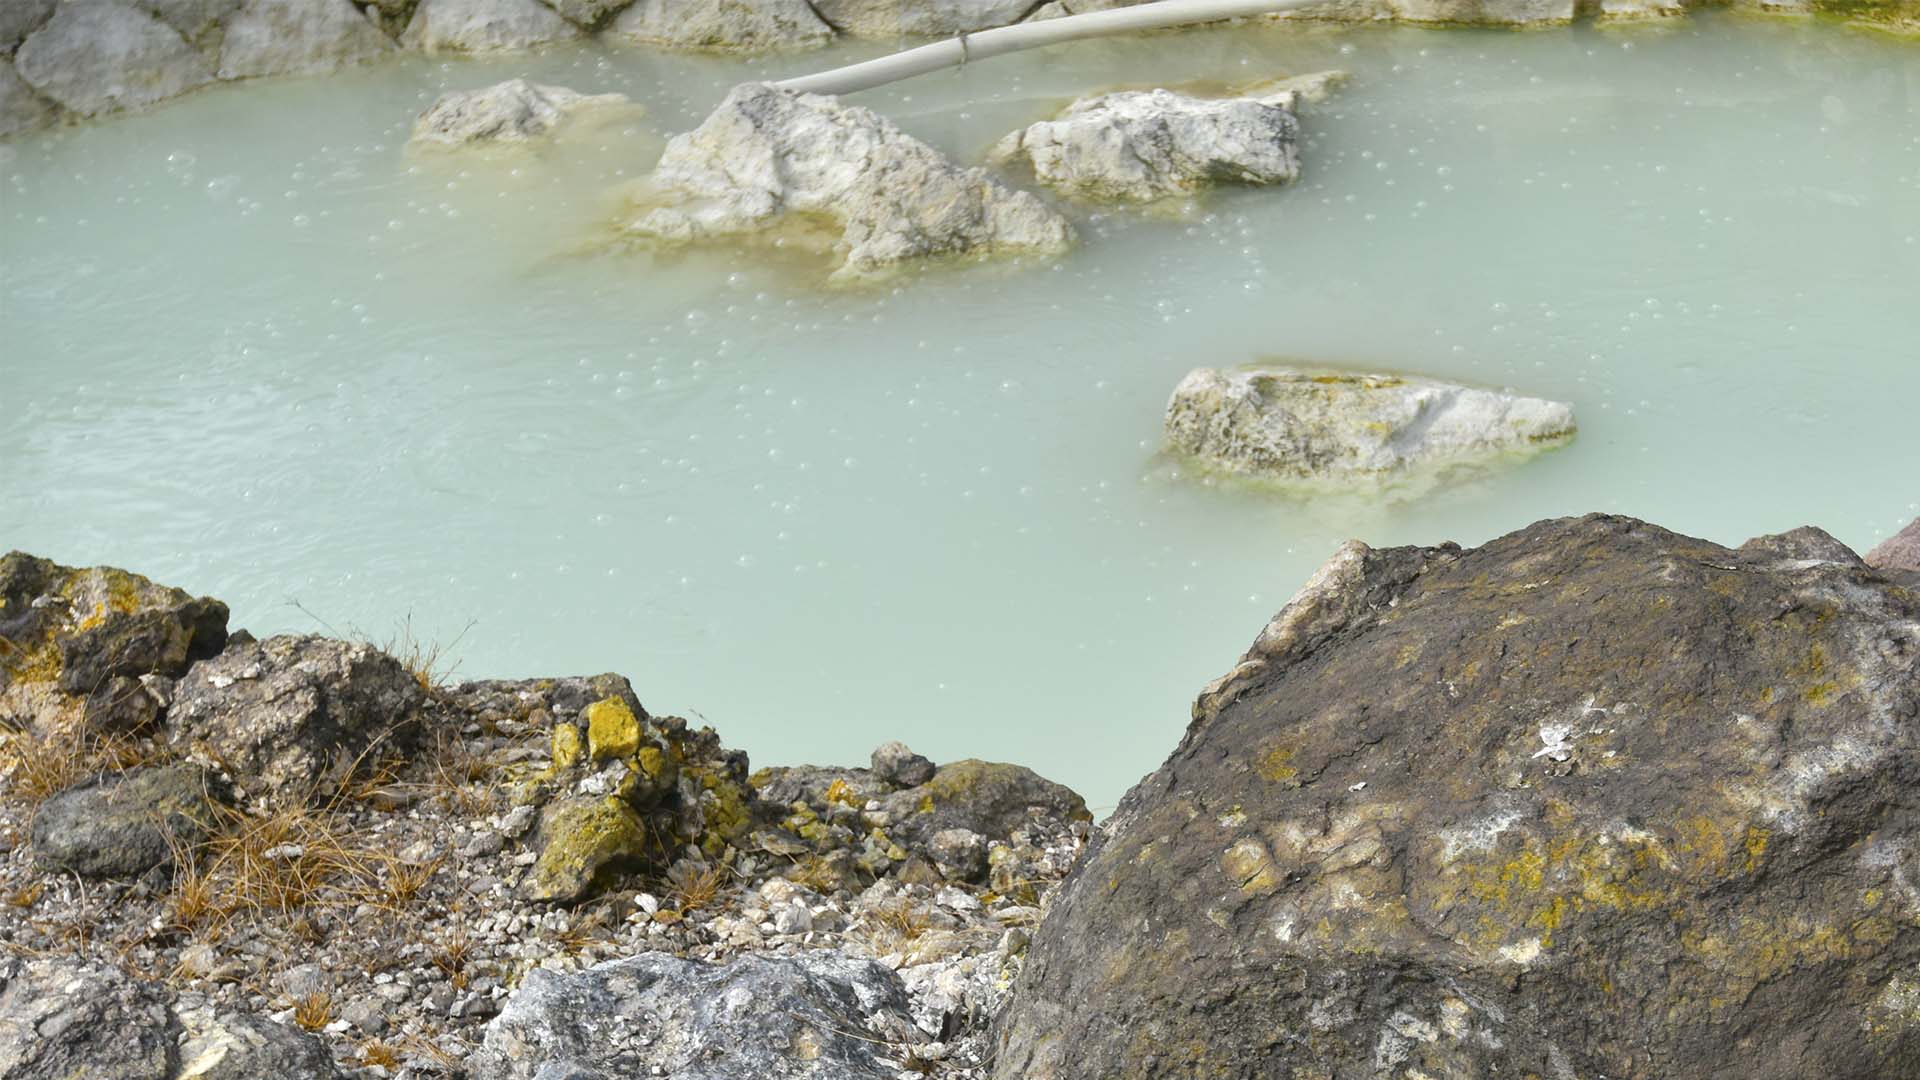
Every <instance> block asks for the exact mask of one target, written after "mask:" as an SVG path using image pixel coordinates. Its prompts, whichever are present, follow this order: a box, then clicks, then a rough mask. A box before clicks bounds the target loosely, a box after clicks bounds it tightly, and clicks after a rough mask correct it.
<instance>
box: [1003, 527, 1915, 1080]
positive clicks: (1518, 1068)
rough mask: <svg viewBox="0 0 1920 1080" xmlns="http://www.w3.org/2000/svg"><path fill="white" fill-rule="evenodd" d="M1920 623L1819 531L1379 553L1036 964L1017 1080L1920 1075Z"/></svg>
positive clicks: (1169, 792)
mask: <svg viewBox="0 0 1920 1080" xmlns="http://www.w3.org/2000/svg"><path fill="white" fill-rule="evenodd" d="M1917 793H1920V599H1917V598H1916V595H1915V594H1914V593H1913V592H1912V591H1911V590H1909V589H1906V588H1903V587H1901V586H1899V585H1897V584H1895V583H1893V582H1892V581H1890V580H1888V579H1887V578H1886V577H1884V576H1881V575H1880V573H1879V572H1877V571H1875V570H1873V569H1871V568H1868V567H1866V566H1864V565H1863V564H1861V563H1860V562H1859V561H1858V559H1857V558H1855V557H1853V556H1852V554H1851V552H1847V551H1846V549H1845V548H1844V546H1843V545H1840V544H1839V543H1838V542H1837V541H1833V540H1832V538H1830V537H1826V536H1825V535H1824V534H1821V533H1819V532H1818V530H1800V531H1798V532H1796V533H1794V534H1787V535H1785V536H1782V537H1777V538H1767V539H1765V540H1762V541H1759V542H1755V543H1752V544H1749V545H1747V546H1746V547H1743V548H1742V549H1740V550H1729V549H1727V548H1723V547H1720V546H1718V545H1716V544H1712V543H1708V542H1706V541H1701V540H1694V539H1690V538H1687V537H1684V536H1678V535H1675V534H1673V533H1670V532H1667V531H1665V530H1663V529H1659V528H1656V527H1654V526H1651V525H1646V524H1643V523H1641V522H1637V521H1633V520H1630V519H1625V518H1618V517H1607V516H1592V517H1587V518H1580V519H1564V520H1558V521H1546V522H1541V523H1539V524H1536V525H1533V526H1531V527H1529V528H1527V529H1524V530H1522V531H1520V532H1517V533H1514V534H1511V535H1509V536H1505V537H1502V538H1500V539H1497V540H1494V541H1492V542H1490V543H1488V544H1486V545H1485V546H1483V547H1480V548H1477V549H1473V550H1466V551H1463V550H1461V549H1459V548H1457V547H1454V546H1452V545H1444V546H1441V547H1437V548H1393V549H1384V550H1373V549H1369V548H1368V547H1366V546H1365V545H1363V544H1360V543H1358V542H1355V543H1351V544H1349V545H1347V546H1346V547H1345V548H1343V549H1342V550H1341V552H1340V553H1339V554H1338V555H1336V556H1335V558H1334V559H1333V561H1331V562H1329V563H1328V565H1327V566H1326V567H1325V568H1323V569H1322V570H1321V571H1320V572H1319V574H1317V575H1316V576H1315V578H1314V580H1313V581H1312V582H1310V583H1309V584H1308V586H1307V587H1306V588H1305V589H1303V590H1302V591H1301V593H1300V594H1299V595H1298V596H1296V597H1295V598H1294V600H1293V601H1292V602H1291V603H1289V604H1288V605H1287V607H1286V608H1285V609H1284V610H1283V611H1281V612H1280V614H1279V615H1278V616H1276V617H1275V619H1274V620H1273V622H1272V623H1270V624H1269V625H1268V626H1267V628H1266V629H1265V630H1264V631H1263V632H1262V633H1261V635H1260V637H1259V639H1258V640H1257V641H1256V642H1255V644H1254V646H1253V648H1252V649H1251V650H1249V652H1248V653H1247V654H1246V656H1245V657H1244V658H1243V660H1242V661H1241V663H1240V664H1239V665H1238V666H1237V667H1236V668H1235V669H1234V670H1233V671H1232V672H1231V673H1229V674H1228V675H1227V676H1225V677H1223V678H1222V679H1220V680H1218V681H1216V682H1215V683H1214V684H1213V685H1212V686H1210V687H1209V688H1208V689H1207V691H1206V692H1204V693H1203V694H1202V695H1201V697H1200V699H1199V700H1198V701H1197V702H1196V704H1195V707H1194V719H1193V723H1192V725H1191V726H1190V727H1189V728H1188V729H1187V732H1186V736H1185V738H1184V739H1183V740H1182V741H1181V743H1180V745H1179V747H1178V748H1177V749H1176V750H1175V751H1174V752H1173V754H1172V756H1171V757H1169V758H1168V759H1167V761H1166V763H1165V764H1164V765H1163V766H1162V767H1161V768H1160V769H1159V770H1158V771H1157V772H1155V773H1154V774H1152V775H1151V776H1149V777H1148V778H1147V779H1145V780H1143V781H1142V782H1141V783H1140V784H1139V785H1137V786H1136V787H1135V788H1134V789H1133V790H1132V791H1131V792H1129V793H1128V794H1127V796H1126V797H1125V798H1124V799H1123V800H1122V802H1121V805H1120V807H1119V809H1118V811H1117V812H1116V813H1115V815H1114V816H1113V818H1111V819H1110V820H1109V821H1108V822H1107V823H1106V824H1105V825H1104V826H1103V827H1102V828H1101V830H1099V832H1098V833H1097V834H1096V836H1095V839H1094V841H1093V843H1092V844H1091V845H1090V847H1089V850H1088V855H1087V857H1086V858H1085V859H1084V860H1083V861H1082V862H1081V864H1080V865H1079V866H1078V867H1077V868H1076V869H1075V870H1074V872H1073V874H1072V875H1071V876H1070V877H1069V879H1068V881H1067V882H1066V884H1065V885H1064V886H1063V887H1062V891H1061V893H1060V894H1059V896H1058V898H1057V899H1056V901H1055V904H1054V906H1053V908H1052V909H1051V911H1050V912H1049V914H1048V916H1047V918H1046V920H1045V922H1044V923H1043V924H1042V926H1041V927H1040V928H1039V930H1038V931H1037V932H1036V933H1035V935H1034V938H1033V943H1032V947H1031V950H1030V952H1029V959H1028V962H1027V966H1026V968H1025V970H1024V972H1023V974H1022V976H1021V978H1020V981H1019V985H1018V987H1017V989H1016V993H1015V996H1014V1001H1013V1004H1012V1005H1011V1007H1010V1009H1009V1011H1008V1012H1007V1013H1006V1014H1005V1015H1004V1016H1003V1019H1002V1023H1001V1025H1000V1027H999V1041H1000V1052H999V1056H998V1060H997V1063H996V1067H995V1076H997V1077H999V1078H1001V1080H1080V1078H1085V1080H1093V1078H1104V1077H1114V1076H1127V1077H1134V1078H1139V1080H1154V1078H1161V1077H1175V1076H1179V1077H1188V1076H1197V1075H1208V1076H1240V1077H1251V1076H1306V1075H1316V1076H1376V1075H1386V1074H1391V1075H1393V1076H1403V1075H1405V1076H1412V1075H1416V1074H1417V1075H1425V1076H1433V1077H1442V1076H1460V1077H1468V1076H1472V1077H1478V1076H1527V1075H1534V1076H1545V1077H1551V1076H1581V1077H1587V1076H1653V1075H1660V1076H1698V1077H1732V1076H1740V1077H1748V1078H1752V1080H1797V1078H1800V1077H1805V1076H1809V1075H1816V1074H1817V1075H1820V1076H1830V1077H1835V1078H1843V1080H1867V1078H1869V1077H1883V1076H1896V1075H1908V1074H1911V1073H1912V1072H1913V1069H1914V1066H1915V1063H1916V1062H1920V1022H1916V1019H1915V1013H1914V1010H1913V1007H1912V1002H1913V1001H1914V1000H1915V995H1916V994H1917V993H1920V890H1916V889H1915V887H1914V884H1913V867H1914V866H1915V865H1916V863H1915V860H1916V859H1917V858H1920V847H1917V846H1916V841H1915V838H1914V837H1915V825H1916V823H1917V822H1920V794H1917Z"/></svg>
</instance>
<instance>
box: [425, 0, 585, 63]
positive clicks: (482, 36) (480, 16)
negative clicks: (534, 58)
mask: <svg viewBox="0 0 1920 1080" xmlns="http://www.w3.org/2000/svg"><path fill="white" fill-rule="evenodd" d="M579 36H580V31H579V29H578V28H577V27H575V26H574V25H573V24H572V23H570V22H568V21H567V20H565V19H563V18H561V17H560V16H558V15H555V14H554V13H553V11H552V10H551V9H549V8H545V7H542V6H541V5H539V4H537V3H535V2H534V0H420V6H419V7H417V8H415V9H414V12H413V20H412V21H411V22H409V23H408V24H407V29H406V32H405V33H403V34H401V35H400V44H402V45H405V46H406V47H408V48H410V49H419V50H421V51H423V52H476V53H477V52H501V51H506V50H512V49H529V48H533V47H534V46H537V45H547V44H551V43H553V42H556V41H568V40H571V39H573V38H577V37H579Z"/></svg>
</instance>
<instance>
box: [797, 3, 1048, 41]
mask: <svg viewBox="0 0 1920 1080" xmlns="http://www.w3.org/2000/svg"><path fill="white" fill-rule="evenodd" d="M814 6H815V7H816V8H818V9H819V11H820V15H821V17H822V18H824V19H826V21H828V22H829V23H832V24H833V25H834V26H836V27H838V28H839V29H841V30H843V31H845V32H846V33H848V34H852V35H854V36H856V37H873V38H896V37H911V36H914V35H920V36H926V37H948V36H951V35H953V34H971V33H974V32H975V31H978V30H987V29H991V28H992V27H995V26H1006V25H1008V24H1011V23H1016V22H1019V21H1020V20H1021V19H1022V18H1023V17H1025V15H1026V14H1027V13H1028V12H1029V11H1031V10H1033V7H1034V4H1033V0H817V2H816V3H815V4H814Z"/></svg>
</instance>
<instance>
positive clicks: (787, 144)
mask: <svg viewBox="0 0 1920 1080" xmlns="http://www.w3.org/2000/svg"><path fill="white" fill-rule="evenodd" d="M636 209H637V210H638V211H639V214H638V216H637V217H636V218H635V219H634V220H633V221H632V222H631V223H630V224H629V225H628V226H627V228H628V230H629V231H630V232H631V233H633V234H636V235H639V236H645V237H652V238H656V239H659V240H664V241H668V242H674V243H695V242H702V241H711V240H720V239H728V238H753V237H764V236H766V234H769V233H777V234H779V235H781V236H785V237H789V238H798V239H801V240H805V241H812V242H815V243H817V244H818V245H819V246H821V247H823V248H825V249H827V250H830V251H831V252H832V253H833V254H834V255H835V256H837V258H838V260H839V262H840V266H839V267H838V269H836V270H835V272H834V275H833V276H834V278H835V279H836V280H842V281H845V280H856V279H859V278H863V277H872V276H877V275H879V274H881V273H883V272H884V271H886V270H888V269H890V268H893V267H896V266H898V265H899V264H901V263H906V262H909V261H912V260H916V259H922V258H926V257H929V256H938V255H1022V254H1040V255H1051V254H1056V253H1059V252H1062V251H1065V250H1066V249H1067V248H1068V247H1069V246H1071V245H1072V243H1073V227H1072V226H1071V225H1069V224H1067V220H1066V219H1065V218H1063V217H1061V216H1060V215H1059V214H1058V213H1056V212H1055V211H1054V210H1052V209H1051V208H1050V207H1048V206H1047V205H1046V204H1045V203H1043V202H1041V201H1040V200H1039V199H1038V198H1036V197H1034V196H1033V195H1032V194H1030V193H1028V192H1024V191H1014V190H1012V189H1010V188H1008V187H1006V186H1004V185H1002V184H1001V183H1000V182H999V181H997V180H995V179H993V178H992V177H991V176H989V175H988V174H987V173H986V172H985V170H982V169H963V168H961V167H959V166H957V165H955V164H954V163H953V162H951V161H949V160H947V158H946V157H945V156H943V155H942V154H941V153H940V152H939V151H938V150H935V149H934V148H933V147H931V146H928V145H927V144H926V143H923V142H921V141H920V140H918V139H915V138H913V137H912V136H910V135H907V134H905V133H903V132H902V131H901V130H900V129H899V128H897V127H895V126H894V125H893V124H892V122H890V121H888V120H886V119H884V118H883V117H880V116H878V115H876V114H875V113H874V112H873V111H872V110H871V109H863V108H859V107H857V106H852V105H846V104H842V103H841V102H840V101H839V100H838V99H836V98H831V97H823V96H821V95H817V94H796V93H792V92H790V91H785V90H778V89H775V88H774V87H772V86H769V85H767V84H765V83H746V84H743V85H741V86H736V87H734V88H733V90H732V91H731V92H730V93H728V95H727V97H726V100H724V101H722V102H721V103H720V107H719V108H717V109H715V110H714V112H713V115H711V116H709V117H707V119H706V120H705V121H704V122H703V123H701V125H700V126H699V127H698V128H695V129H694V130H693V131H690V132H687V133H685V134H683V135H676V136H674V138H673V139H672V140H671V141H669V142H668V143H667V149H666V153H665V154H664V155H662V156H661V158H660V164H659V165H658V166H657V167H656V168H655V170H654V172H653V175H652V176H651V177H649V178H648V180H647V182H646V184H645V185H644V186H643V189H642V193H641V195H640V196H639V197H638V204H637V206H636ZM823 227H824V228H823ZM823 232H824V233H825V236H824V237H823V235H822V234H823Z"/></svg>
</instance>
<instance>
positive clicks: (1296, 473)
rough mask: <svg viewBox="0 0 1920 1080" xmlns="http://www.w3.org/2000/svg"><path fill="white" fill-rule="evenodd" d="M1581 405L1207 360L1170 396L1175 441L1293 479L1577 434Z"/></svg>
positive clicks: (1489, 454)
mask: <svg viewBox="0 0 1920 1080" xmlns="http://www.w3.org/2000/svg"><path fill="white" fill-rule="evenodd" d="M1573 434H1574V419H1573V407H1572V406H1570V405H1566V404H1563V403H1561V402H1557V401H1545V400H1542V399H1540V398H1530V397H1521V396H1519V395H1516V394H1508V393H1502V392H1499V391H1493V390H1479V389H1475V388H1472V387H1467V386H1460V385H1457V384H1454V383H1446V382H1440V381H1438V380H1435V379H1426V378H1421V377H1418V376H1413V375H1394V374H1360V373H1354V372H1347V371H1335V370H1327V369H1316V368H1305V367H1294V366H1289V365H1282V364H1254V365H1249V366H1247V367H1243V368H1235V369H1231V370H1220V369H1217V368H1198V369H1196V370H1194V371H1193V372H1191V373H1189V374H1188V375H1187V377H1186V378H1184V379H1182V380H1180V385H1179V386H1177V387H1175V388H1174V391H1173V397H1172V398H1171V399H1170V400H1169V401H1168V402H1167V412H1166V436H1167V446H1168V448H1169V449H1171V450H1173V451H1175V452H1176V453H1179V454H1184V455H1186V456H1188V457H1189V458H1191V459H1194V460H1197V461H1199V462H1200V463H1201V464H1202V465H1204V466H1207V467H1210V468H1214V469H1220V470H1224V471H1226V472H1230V473H1237V474H1240V475H1242V476H1248V477H1253V478H1256V479H1264V480H1273V481H1279V482H1283V483H1287V482H1309V483H1311V482H1324V481H1335V482H1341V483H1350V482H1352V481H1356V480H1369V479H1371V480H1389V479H1393V478H1395V477H1398V476H1401V475H1404V474H1407V473H1409V472H1411V471H1413V470H1416V469H1432V468H1441V467H1446V466H1457V465H1466V464H1475V463H1485V462H1489V461H1494V460H1498V459H1500V458H1502V457H1510V456H1517V455H1524V454H1527V453H1530V452H1534V451H1537V450H1540V449H1544V448H1546V447H1549V446H1554V445H1557V444H1560V443H1563V442H1566V441H1567V440H1569V439H1571V438H1572V437H1573Z"/></svg>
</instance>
